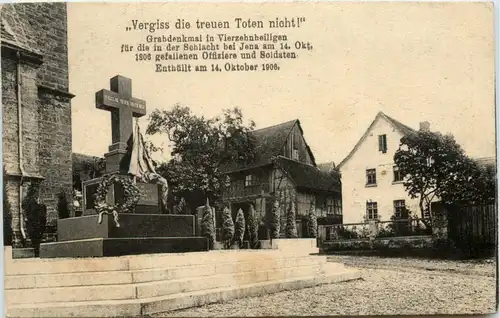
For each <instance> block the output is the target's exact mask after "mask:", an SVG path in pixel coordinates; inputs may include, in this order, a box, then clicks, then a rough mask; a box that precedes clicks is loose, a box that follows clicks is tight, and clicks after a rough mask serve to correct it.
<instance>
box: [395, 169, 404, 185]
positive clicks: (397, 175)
mask: <svg viewBox="0 0 500 318" xmlns="http://www.w3.org/2000/svg"><path fill="white" fill-rule="evenodd" d="M393 172H394V182H400V181H403V174H402V173H401V171H400V170H399V168H398V166H394V167H393Z"/></svg>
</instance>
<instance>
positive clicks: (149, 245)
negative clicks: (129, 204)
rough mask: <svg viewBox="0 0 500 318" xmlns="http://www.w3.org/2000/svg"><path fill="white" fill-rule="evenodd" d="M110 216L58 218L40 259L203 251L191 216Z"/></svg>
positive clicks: (203, 242) (204, 247) (204, 245)
mask: <svg viewBox="0 0 500 318" xmlns="http://www.w3.org/2000/svg"><path fill="white" fill-rule="evenodd" d="M118 222H119V224H120V227H116V225H115V222H114V220H113V216H112V215H106V214H105V215H103V219H102V222H101V223H100V224H99V223H98V215H88V216H82V217H78V218H68V219H62V220H58V223H57V233H58V242H55V243H46V244H41V245H40V257H41V258H53V257H100V256H120V255H135V254H147V253H179V252H196V251H207V250H208V241H207V239H206V238H204V237H197V236H195V223H194V216H192V215H170V214H129V213H124V214H120V215H119V220H118Z"/></svg>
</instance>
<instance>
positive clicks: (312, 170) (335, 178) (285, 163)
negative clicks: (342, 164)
mask: <svg viewBox="0 0 500 318" xmlns="http://www.w3.org/2000/svg"><path fill="white" fill-rule="evenodd" d="M274 162H275V163H276V164H277V165H278V167H280V168H281V169H282V170H283V171H284V172H285V173H286V174H287V175H288V177H289V178H290V179H291V180H292V182H293V183H294V184H295V186H297V187H300V188H305V189H312V190H322V191H330V192H340V191H341V190H340V176H339V174H338V173H336V172H333V173H326V172H324V171H322V170H320V169H318V168H317V167H314V166H312V165H308V164H304V163H301V162H298V161H295V160H291V159H288V158H285V157H282V156H279V157H276V158H275V159H274Z"/></svg>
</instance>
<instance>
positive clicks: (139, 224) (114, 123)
mask: <svg viewBox="0 0 500 318" xmlns="http://www.w3.org/2000/svg"><path fill="white" fill-rule="evenodd" d="M110 88H111V90H106V89H103V90H100V91H98V92H97V93H96V107H97V108H98V109H103V110H107V111H109V112H111V130H112V144H111V145H110V146H109V151H108V153H106V154H105V155H104V156H105V160H106V174H105V175H104V176H103V177H100V178H96V179H92V180H88V181H85V182H83V184H82V189H83V216H80V217H75V218H68V219H61V220H58V222H57V234H58V238H57V240H58V241H57V242H55V243H46V244H42V245H41V246H40V257H42V258H47V257H88V256H119V255H132V254H146V253H168V252H190V251H206V250H208V242H207V239H206V238H204V237H196V236H195V235H196V234H195V233H196V228H195V219H194V218H195V217H194V216H193V215H178V214H175V215H174V214H168V213H167V212H168V211H167V210H166V207H167V204H166V203H167V195H168V184H167V181H166V180H165V179H164V178H163V177H162V176H160V175H159V174H157V173H156V171H155V169H154V165H153V163H152V160H151V158H150V156H149V154H148V152H147V150H146V149H145V147H144V140H143V136H142V134H141V133H140V130H139V125H138V124H136V126H135V129H134V122H133V121H134V118H138V117H141V116H144V115H145V114H146V102H145V101H143V100H141V99H137V98H134V97H132V81H131V80H130V79H129V78H126V77H123V76H120V75H117V76H115V77H113V78H112V79H111V81H110Z"/></svg>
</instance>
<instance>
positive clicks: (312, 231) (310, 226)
mask: <svg viewBox="0 0 500 318" xmlns="http://www.w3.org/2000/svg"><path fill="white" fill-rule="evenodd" d="M307 234H308V235H309V237H312V238H316V237H317V236H318V219H317V218H316V207H315V206H314V203H313V202H311V208H310V209H309V215H308V216H307Z"/></svg>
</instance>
